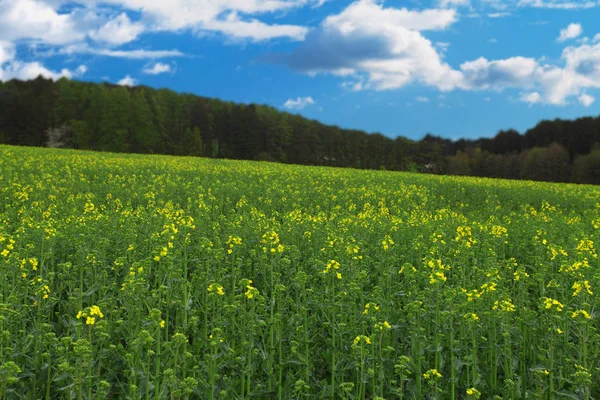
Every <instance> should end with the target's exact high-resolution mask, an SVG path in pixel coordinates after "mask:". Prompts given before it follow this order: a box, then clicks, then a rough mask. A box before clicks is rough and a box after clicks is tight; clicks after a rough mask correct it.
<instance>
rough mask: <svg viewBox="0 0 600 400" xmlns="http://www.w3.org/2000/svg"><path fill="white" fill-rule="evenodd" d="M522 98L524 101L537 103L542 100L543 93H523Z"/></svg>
mask: <svg viewBox="0 0 600 400" xmlns="http://www.w3.org/2000/svg"><path fill="white" fill-rule="evenodd" d="M520 100H521V101H522V102H524V103H529V104H536V103H540V102H541V101H542V95H541V94H539V93H538V92H531V93H523V94H522V95H521V98H520Z"/></svg>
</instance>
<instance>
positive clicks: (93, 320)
mask: <svg viewBox="0 0 600 400" xmlns="http://www.w3.org/2000/svg"><path fill="white" fill-rule="evenodd" d="M95 323H96V318H94V317H88V318H87V319H86V320H85V324H86V325H94V324H95Z"/></svg>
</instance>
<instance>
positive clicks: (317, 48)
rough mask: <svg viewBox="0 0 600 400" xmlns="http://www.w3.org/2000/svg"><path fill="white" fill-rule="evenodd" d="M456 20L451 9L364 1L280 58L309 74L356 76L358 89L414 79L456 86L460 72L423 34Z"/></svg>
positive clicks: (385, 87)
mask: <svg viewBox="0 0 600 400" xmlns="http://www.w3.org/2000/svg"><path fill="white" fill-rule="evenodd" d="M455 21H456V11H455V10H451V9H431V10H423V11H409V10H407V9H405V8H402V9H396V8H386V7H384V5H383V4H381V3H379V2H377V1H374V0H359V1H356V2H354V3H352V4H351V5H349V6H348V7H347V8H346V9H344V10H343V11H342V12H341V13H340V14H337V15H331V16H329V17H327V18H326V19H325V20H324V21H323V23H322V24H321V25H320V26H319V27H318V29H315V30H314V31H312V32H310V33H309V34H308V35H307V37H306V41H305V43H303V44H302V45H301V46H299V47H298V48H297V49H296V50H295V51H294V53H292V54H291V55H289V56H287V57H283V58H282V59H279V61H282V62H284V63H286V64H288V65H290V66H291V67H292V68H294V69H296V70H299V71H302V72H306V73H309V74H318V73H331V74H335V75H340V76H346V77H353V78H355V79H356V81H355V82H352V83H351V84H349V85H352V86H353V89H354V90H362V89H368V88H373V89H376V90H390V89H398V88H401V87H403V86H405V85H407V84H410V83H413V82H422V83H424V84H426V85H430V86H434V87H437V88H439V89H441V90H450V89H453V88H454V87H455V86H456V83H457V81H458V80H459V79H460V74H459V73H458V72H456V71H453V70H452V68H451V67H450V66H449V65H448V64H446V63H445V62H443V61H442V57H441V56H440V54H439V53H438V51H437V50H436V48H435V47H434V45H433V44H432V43H431V41H429V40H428V39H426V38H425V37H424V36H423V34H422V33H421V32H422V31H428V30H443V29H446V28H448V27H449V26H450V25H451V24H452V23H454V22H455Z"/></svg>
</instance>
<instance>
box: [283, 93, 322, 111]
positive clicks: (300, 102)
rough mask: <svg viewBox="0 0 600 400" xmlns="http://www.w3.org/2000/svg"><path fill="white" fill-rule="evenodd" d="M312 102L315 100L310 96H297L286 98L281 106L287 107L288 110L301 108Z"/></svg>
mask: <svg viewBox="0 0 600 400" xmlns="http://www.w3.org/2000/svg"><path fill="white" fill-rule="evenodd" d="M313 104H315V101H314V100H313V99H312V97H310V96H308V97H297V98H296V99H288V100H287V101H286V102H285V103H284V104H283V107H284V108H287V109H288V110H302V109H303V108H305V107H306V106H308V105H313Z"/></svg>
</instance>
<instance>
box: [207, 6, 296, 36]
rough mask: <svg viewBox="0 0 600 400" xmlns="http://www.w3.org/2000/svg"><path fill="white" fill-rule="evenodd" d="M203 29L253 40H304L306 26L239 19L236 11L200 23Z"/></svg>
mask: <svg viewBox="0 0 600 400" xmlns="http://www.w3.org/2000/svg"><path fill="white" fill-rule="evenodd" d="M201 29H203V30H213V31H217V32H220V33H222V34H224V35H226V36H228V37H230V38H235V39H250V40H252V41H255V42H260V41H264V40H270V39H274V38H279V37H287V38H290V39H293V40H304V37H305V36H306V34H307V33H308V28H305V27H303V26H296V25H267V24H265V23H263V22H260V21H259V20H257V19H252V20H250V21H244V20H241V19H240V18H239V16H238V14H237V13H235V12H232V13H230V14H229V15H228V16H227V18H225V19H220V20H213V21H208V22H206V23H204V24H203V25H202V28H201Z"/></svg>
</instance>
